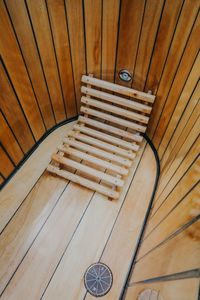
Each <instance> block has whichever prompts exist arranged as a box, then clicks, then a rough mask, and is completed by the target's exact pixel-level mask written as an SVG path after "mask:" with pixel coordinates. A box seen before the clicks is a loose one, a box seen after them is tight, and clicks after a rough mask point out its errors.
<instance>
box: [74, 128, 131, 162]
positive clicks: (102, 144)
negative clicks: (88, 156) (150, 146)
mask: <svg viewBox="0 0 200 300" xmlns="http://www.w3.org/2000/svg"><path fill="white" fill-rule="evenodd" d="M89 129H90V128H89ZM69 136H72V137H75V138H76V139H78V140H80V141H82V142H85V143H89V144H91V145H92V146H97V147H99V148H102V149H104V150H107V151H111V152H113V153H117V154H120V155H122V156H125V157H128V158H131V159H134V158H135V153H133V152H132V151H127V150H124V149H122V148H119V147H116V146H114V145H112V144H109V143H105V142H103V141H101V140H99V139H96V138H92V137H90V136H88V135H83V134H80V133H78V132H76V131H75V132H74V131H72V132H70V133H69ZM95 149H96V148H95ZM98 150H99V149H98ZM103 152H105V151H103ZM105 153H107V152H105ZM117 157H118V158H120V157H119V156H116V158H117ZM121 158H122V157H121ZM122 159H123V161H124V158H122ZM120 161H121V160H120ZM121 162H122V161H121Z"/></svg>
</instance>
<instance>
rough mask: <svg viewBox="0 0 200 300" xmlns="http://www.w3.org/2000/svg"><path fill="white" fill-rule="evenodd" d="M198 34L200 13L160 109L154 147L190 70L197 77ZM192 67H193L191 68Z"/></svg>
mask: <svg viewBox="0 0 200 300" xmlns="http://www.w3.org/2000/svg"><path fill="white" fill-rule="evenodd" d="M199 36H200V15H199V16H198V18H197V20H196V22H195V24H194V27H193V29H192V32H191V35H190V38H189V41H188V44H187V47H186V49H185V51H184V54H183V57H182V59H181V62H180V65H179V67H178V71H177V73H176V77H175V79H174V81H173V85H172V87H171V89H170V91H169V93H168V95H167V102H166V105H165V106H164V109H163V111H162V114H161V117H160V120H159V123H158V127H157V130H156V134H155V137H154V139H153V141H154V145H155V147H156V148H157V147H158V145H159V144H160V141H161V138H162V136H163V134H164V132H165V129H166V127H167V126H168V123H169V120H170V117H171V115H172V113H173V110H174V108H175V106H176V104H177V102H178V100H179V97H180V94H181V92H182V89H183V88H184V85H185V82H186V80H187V77H188V75H189V74H191V73H190V72H194V73H193V74H192V75H193V76H195V77H196V80H197V78H198V73H199V72H198V70H199V67H200V59H199V57H198V58H197V57H196V56H197V54H198V52H199V48H200V40H199V38H198V37H199ZM194 63H195V64H196V68H195V66H193V64H194ZM193 67H194V69H192V68H193ZM195 73H196V74H195ZM196 80H195V78H193V80H192V84H191V83H190V85H189V86H190V88H191V89H192V88H193V86H194V85H195V84H196ZM174 99H177V100H176V102H175V101H174Z"/></svg>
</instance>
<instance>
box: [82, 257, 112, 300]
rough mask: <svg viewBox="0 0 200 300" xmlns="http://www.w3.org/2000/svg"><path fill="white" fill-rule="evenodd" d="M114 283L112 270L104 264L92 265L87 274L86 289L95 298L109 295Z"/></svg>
mask: <svg viewBox="0 0 200 300" xmlns="http://www.w3.org/2000/svg"><path fill="white" fill-rule="evenodd" d="M112 281H113V277H112V273H111V271H110V269H109V268H108V267H107V266H106V265H104V264H102V263H96V264H93V265H91V266H90V267H89V268H88V269H87V271H86V272H85V276H84V282H85V287H86V289H87V291H88V292H89V293H90V294H91V295H93V296H95V297H101V296H104V295H105V294H107V293H108V292H109V290H110V288H111V286H112Z"/></svg>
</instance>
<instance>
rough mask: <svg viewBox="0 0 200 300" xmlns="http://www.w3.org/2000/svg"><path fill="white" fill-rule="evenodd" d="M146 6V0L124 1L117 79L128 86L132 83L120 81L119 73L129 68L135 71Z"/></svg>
mask: <svg viewBox="0 0 200 300" xmlns="http://www.w3.org/2000/svg"><path fill="white" fill-rule="evenodd" d="M144 7H145V0H141V1H137V0H132V1H129V0H125V1H122V6H121V15H120V25H119V26H120V27H119V41H118V49H117V50H118V52H117V65H116V78H115V80H116V82H117V83H120V84H123V85H127V86H130V85H131V83H128V84H125V83H124V82H122V81H120V80H119V77H118V73H119V71H120V70H121V69H128V70H129V71H130V72H131V73H133V69H134V65H135V60H136V54H137V47H138V42H139V36H140V29H141V24H142V17H143V12H144Z"/></svg>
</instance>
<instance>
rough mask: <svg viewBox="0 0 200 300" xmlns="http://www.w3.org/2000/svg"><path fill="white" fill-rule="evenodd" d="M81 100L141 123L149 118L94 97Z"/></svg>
mask: <svg viewBox="0 0 200 300" xmlns="http://www.w3.org/2000/svg"><path fill="white" fill-rule="evenodd" d="M81 102H82V103H85V104H88V105H91V106H93V107H97V108H101V109H103V110H106V111H109V112H113V113H115V114H117V115H120V116H123V117H126V118H129V119H132V120H136V121H139V122H141V123H145V124H147V123H148V120H149V118H148V117H146V116H143V115H142V114H137V113H134V112H132V111H129V110H126V109H123V108H119V107H117V106H114V105H109V104H106V103H104V102H101V101H97V100H94V99H88V98H87V97H81Z"/></svg>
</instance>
